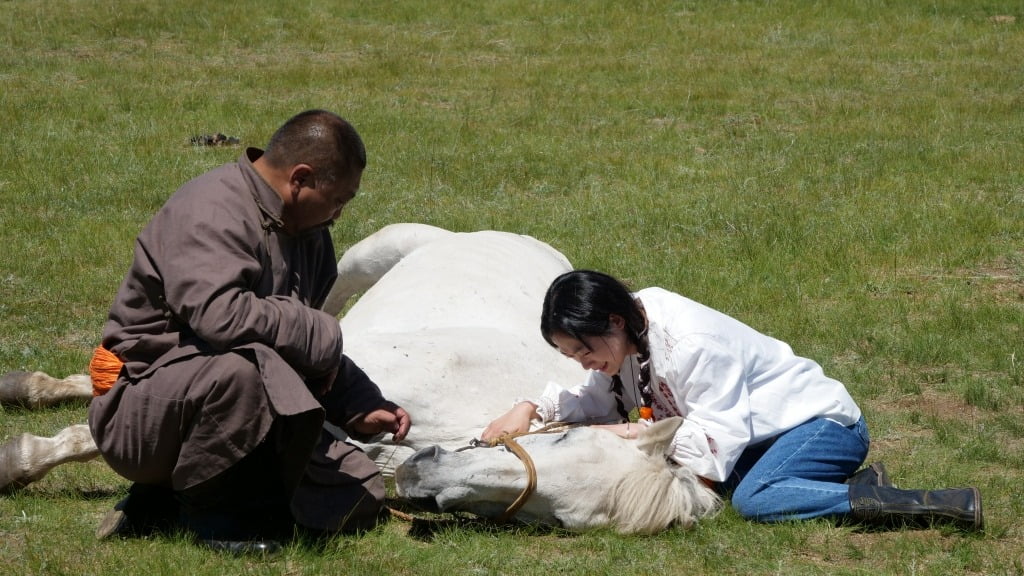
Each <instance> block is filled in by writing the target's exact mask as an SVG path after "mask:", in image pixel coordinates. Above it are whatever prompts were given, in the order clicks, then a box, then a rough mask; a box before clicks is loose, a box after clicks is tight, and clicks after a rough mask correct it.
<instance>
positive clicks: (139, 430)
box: [89, 353, 274, 490]
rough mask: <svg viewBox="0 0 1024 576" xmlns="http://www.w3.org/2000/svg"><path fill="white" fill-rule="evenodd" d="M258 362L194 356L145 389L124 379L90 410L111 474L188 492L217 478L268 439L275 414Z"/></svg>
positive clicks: (158, 375) (241, 357)
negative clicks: (262, 384)
mask: <svg viewBox="0 0 1024 576" xmlns="http://www.w3.org/2000/svg"><path fill="white" fill-rule="evenodd" d="M261 381H262V377H261V375H260V372H259V368H258V366H257V365H256V364H255V361H254V360H253V359H251V358H250V357H248V356H247V355H244V354H236V353H229V354H222V355H212V356H194V357H192V358H188V359H185V360H182V361H180V362H176V363H174V364H169V365H167V366H164V367H162V368H160V369H158V370H156V371H155V372H154V373H153V374H152V375H151V376H150V377H148V378H146V379H145V380H141V381H138V382H125V381H124V380H123V379H122V380H119V381H118V384H117V385H115V386H114V388H113V389H111V391H110V392H108V393H107V394H105V395H103V396H99V397H96V398H94V399H93V401H92V403H91V404H90V406H89V428H90V431H91V432H92V435H93V438H94V439H95V441H96V445H97V447H98V448H99V450H100V454H101V455H102V456H103V459H104V460H105V461H106V462H107V464H108V465H110V467H111V468H112V469H113V470H114V471H115V472H117V473H118V474H120V475H121V476H123V477H125V478H127V479H128V480H131V481H133V482H137V483H141V484H150V485H155V486H164V487H168V488H172V489H174V490H184V489H186V488H190V487H192V486H194V485H196V484H199V483H202V482H204V481H206V480H209V479H211V478H213V477H214V476H216V475H218V474H220V473H221V472H223V471H224V470H227V469H228V468H229V467H230V466H231V465H232V464H234V463H236V462H238V461H239V460H241V459H242V458H243V457H244V456H245V455H246V454H248V453H249V452H251V451H252V450H253V449H255V447H256V446H257V445H259V443H260V442H261V441H262V440H263V438H264V437H265V435H266V434H267V431H268V430H269V429H270V426H271V423H272V422H273V417H274V415H273V413H272V411H271V409H270V405H269V401H268V399H267V396H266V393H265V392H264V390H263V386H261V385H260V382H261Z"/></svg>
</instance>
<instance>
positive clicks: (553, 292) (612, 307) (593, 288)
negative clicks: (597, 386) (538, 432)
mask: <svg viewBox="0 0 1024 576" xmlns="http://www.w3.org/2000/svg"><path fill="white" fill-rule="evenodd" d="M612 314H616V315H618V316H621V317H622V318H623V319H624V320H625V323H626V329H625V331H626V336H627V338H629V339H630V341H631V342H632V343H633V344H634V345H636V349H637V354H638V356H639V361H640V381H639V382H638V383H637V387H638V388H639V390H640V395H641V396H642V402H641V404H642V405H644V406H649V405H650V402H651V391H650V388H651V386H650V379H651V371H650V350H649V347H648V345H647V320H646V319H645V318H644V314H643V312H642V311H641V308H640V305H639V304H638V303H637V301H636V300H635V299H634V298H633V294H632V293H631V292H630V290H629V288H628V287H626V285H625V284H623V283H622V282H621V281H619V280H618V279H616V278H614V277H612V276H609V275H608V274H605V273H603V272H595V271H594V270H573V271H571V272H566V273H564V274H562V275H561V276H559V277H557V278H555V280H554V281H553V282H552V283H551V286H549V287H548V291H547V294H545V295H544V306H543V308H542V310H541V317H540V332H541V335H543V336H544V340H546V341H547V343H548V344H550V345H551V346H552V347H556V348H557V346H555V343H554V341H553V340H552V339H551V337H552V336H553V335H554V334H565V335H566V336H568V337H570V338H573V339H574V340H579V341H580V342H581V343H583V345H584V346H587V347H588V349H589V345H588V344H587V340H584V337H594V336H604V335H606V334H608V333H609V332H610V329H611V315H612ZM612 392H614V393H615V398H616V404H617V409H618V412H619V414H620V415H621V416H622V417H623V419H628V418H629V416H628V414H627V412H626V409H625V407H624V406H623V404H622V395H623V384H622V380H621V379H620V378H619V375H618V374H616V375H615V376H613V377H612Z"/></svg>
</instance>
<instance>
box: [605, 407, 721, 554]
mask: <svg viewBox="0 0 1024 576" xmlns="http://www.w3.org/2000/svg"><path fill="white" fill-rule="evenodd" d="M681 423H682V419H681V418H669V419H667V420H664V421H661V422H658V423H656V424H655V425H653V426H651V427H650V428H648V429H647V430H646V432H645V433H644V434H643V435H642V436H641V437H640V440H638V441H637V448H638V449H640V451H642V452H645V453H647V454H650V455H651V458H649V459H647V460H645V461H644V462H645V464H646V465H645V466H643V467H633V468H630V470H629V471H628V472H627V473H626V474H625V475H624V476H623V477H622V478H620V479H619V481H618V483H617V484H616V485H615V488H614V489H613V490H612V492H611V494H610V495H609V501H610V503H609V509H610V510H611V511H612V512H611V514H610V515H611V518H612V522H613V523H614V525H615V526H616V527H617V529H618V530H620V531H622V532H626V533H638V534H653V533H656V532H660V531H662V530H664V529H665V528H667V527H668V526H670V525H672V524H678V525H679V526H682V527H684V528H689V527H691V526H692V525H693V524H694V522H696V521H697V520H699V519H700V518H703V517H707V516H712V515H714V514H716V513H717V512H718V511H719V510H720V509H721V506H722V501H721V499H720V498H718V496H716V495H715V493H714V492H712V491H711V490H710V489H709V488H708V487H707V486H705V485H704V484H703V483H702V482H701V480H700V478H698V477H697V475H696V474H694V473H693V471H692V470H690V469H689V468H684V467H681V466H677V465H674V464H671V463H669V462H667V461H666V460H665V458H664V454H665V448H666V447H667V445H668V443H669V441H670V440H671V438H672V435H673V434H675V431H676V429H677V428H678V427H679V425H680V424H681Z"/></svg>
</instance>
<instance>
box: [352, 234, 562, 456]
mask: <svg viewBox="0 0 1024 576" xmlns="http://www.w3.org/2000/svg"><path fill="white" fill-rule="evenodd" d="M409 226H413V228H412V229H411V231H412V232H413V233H415V234H416V235H417V236H418V237H426V238H429V240H428V241H427V242H425V243H423V244H420V245H417V246H415V247H414V248H413V249H412V250H410V251H409V252H407V253H406V254H405V255H404V257H403V258H402V259H401V260H400V261H398V262H396V263H395V264H394V266H393V267H391V268H389V270H388V271H387V273H386V274H384V275H383V276H382V277H381V278H380V279H379V280H377V281H376V283H375V284H374V285H373V287H372V288H370V289H369V290H368V291H366V292H365V293H364V294H363V295H362V296H361V297H360V298H359V301H358V302H357V303H356V304H355V305H354V306H353V307H352V309H351V310H349V311H348V313H347V314H345V316H344V318H343V319H342V321H341V325H342V333H343V334H345V351H346V354H348V355H349V356H350V357H351V358H352V359H353V360H354V361H355V362H356V364H358V365H359V366H360V367H361V368H362V369H363V370H365V371H366V373H367V374H368V375H369V376H370V377H371V378H372V379H373V380H374V381H375V382H377V383H378V384H379V385H380V386H381V388H382V389H383V391H384V395H385V396H386V397H387V398H388V399H389V400H391V401H393V402H395V403H397V404H398V405H399V406H402V407H404V408H405V409H406V410H408V411H409V413H410V414H411V415H412V419H413V427H412V429H411V430H410V432H409V435H408V437H407V438H406V440H405V441H404V442H403V443H402V444H401V445H397V446H396V445H393V444H389V443H386V442H376V443H372V444H366V445H363V448H364V449H365V450H366V451H367V453H369V454H370V456H371V457H372V458H374V460H375V461H376V462H377V464H378V465H379V466H381V468H382V469H384V471H385V474H388V475H390V474H391V473H392V471H393V470H394V467H395V466H396V465H397V464H398V463H400V462H401V461H402V460H404V459H405V458H406V457H407V456H408V455H410V454H412V453H413V452H415V451H417V450H419V449H421V448H425V447H428V446H433V445H437V444H439V445H442V446H459V445H465V444H467V443H468V441H469V440H470V439H472V438H474V437H475V436H476V435H478V434H479V433H480V432H481V431H482V430H483V429H484V428H485V427H486V426H487V424H488V423H489V422H490V421H491V419H493V418H495V417H497V416H498V415H500V414H503V413H504V412H505V411H507V410H508V409H509V408H511V407H512V404H513V402H514V400H515V399H517V398H521V397H530V396H532V395H534V394H536V393H537V392H538V391H540V390H541V389H542V388H543V387H544V384H545V382H547V381H548V380H554V381H558V382H566V381H569V382H571V381H573V380H579V379H581V378H582V372H581V371H580V368H579V366H578V365H576V364H575V363H573V362H572V361H571V360H568V359H566V358H564V357H562V355H561V354H559V353H558V352H557V351H556V350H554V349H553V348H551V347H550V346H548V345H547V343H546V342H544V340H543V338H541V336H540V328H539V326H540V308H541V303H542V301H543V299H544V292H545V291H546V290H547V287H548V285H549V284H550V283H551V280H553V279H554V278H555V276H557V275H558V274H560V273H562V272H564V271H566V270H568V269H569V268H570V265H569V262H568V261H567V260H566V259H565V257H564V256H562V255H561V254H560V253H558V252H557V251H555V250H554V249H552V248H551V247H550V246H548V245H547V244H543V243H541V242H538V241H537V240H534V239H533V238H530V237H527V236H520V235H517V234H510V233H506V232H493V231H482V232H472V233H453V232H444V233H433V234H424V233H423V232H422V231H420V230H419V228H421V226H419V225H405V224H402V225H393V226H389V227H387V228H384V229H383V230H381V231H380V232H378V234H380V235H384V236H385V237H387V236H392V237H400V238H403V240H401V241H399V242H398V243H402V244H406V241H405V240H404V238H405V237H406V236H407V231H408V230H409ZM434 230H437V229H434ZM375 236H377V235H376V234H375V235H374V236H371V237H370V239H369V241H371V242H374V243H376V244H381V242H380V239H379V238H374V237H375ZM360 244H361V243H360ZM388 244H393V243H390V242H389V243H388ZM406 245H407V244H406ZM357 246H358V245H357ZM348 253H349V252H346V255H347V254H348ZM344 260H345V258H344V257H343V258H342V261H343V262H344ZM339 272H340V274H341V276H342V277H344V276H345V270H340V271H339Z"/></svg>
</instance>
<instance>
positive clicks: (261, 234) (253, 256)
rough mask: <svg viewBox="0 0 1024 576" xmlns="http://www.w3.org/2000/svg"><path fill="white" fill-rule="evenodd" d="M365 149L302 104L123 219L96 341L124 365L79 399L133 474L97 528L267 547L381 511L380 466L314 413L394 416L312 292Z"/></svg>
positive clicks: (344, 423) (374, 430)
mask: <svg viewBox="0 0 1024 576" xmlns="http://www.w3.org/2000/svg"><path fill="white" fill-rule="evenodd" d="M365 166H366V152H365V149H364V147H363V142H362V140H361V138H360V137H359V134H358V133H357V132H356V130H355V129H354V128H353V127H352V126H351V125H350V124H349V123H348V122H346V121H345V120H343V119H342V118H340V117H338V116H337V115H335V114H333V113H330V112H327V111H323V110H310V111H307V112H303V113H301V114H298V115H297V116H295V117H293V118H291V119H290V120H288V121H287V122H286V123H285V124H284V125H283V126H282V127H281V128H280V129H278V130H277V132H276V133H275V134H274V135H273V136H272V137H271V139H270V142H269V143H268V145H267V149H266V151H265V152H264V151H261V150H258V149H255V148H250V149H248V150H246V151H245V153H244V154H243V155H242V157H241V158H240V159H239V160H238V161H237V162H235V163H231V164H227V165H224V166H221V167H219V168H216V169H214V170H212V171H210V172H208V173H207V174H205V175H202V176H200V177H198V178H196V179H194V180H192V181H191V182H188V183H187V184H185V185H184V186H182V187H181V188H180V189H179V190H178V191H177V192H176V193H175V194H174V195H173V196H171V198H170V199H169V200H168V201H167V203H166V204H165V205H164V206H163V208H161V209H160V211H159V212H157V214H156V215H155V216H154V217H153V219H152V220H151V221H150V222H149V224H148V225H147V226H146V228H145V229H144V230H143V231H142V233H141V234H140V235H139V237H138V239H137V240H136V245H135V256H134V261H133V262H132V265H131V268H130V270H129V271H128V274H127V276H126V277H125V279H124V282H123V283H122V284H121V287H120V289H119V291H118V293H117V297H116V299H115V300H114V304H113V306H112V307H111V310H110V315H109V319H108V321H107V323H106V326H105V327H104V330H103V341H102V347H100V348H98V349H97V358H98V360H97V362H99V359H100V358H107V359H108V360H110V361H112V362H114V363H115V365H116V364H119V363H123V366H121V367H120V370H119V372H118V373H117V374H118V375H117V377H116V381H115V382H113V383H112V387H111V388H110V389H109V391H103V390H97V393H100V392H103V393H102V394H100V395H98V397H96V398H95V399H94V400H93V402H92V404H91V406H90V408H89V426H90V429H91V431H92V434H93V437H94V438H95V440H96V444H97V446H98V447H99V450H100V453H101V454H102V456H103V458H104V460H106V462H107V463H108V464H109V465H110V467H111V468H113V469H114V470H115V471H116V472H118V473H119V474H121V475H122V476H124V477H125V478H127V479H129V480H131V481H132V482H134V484H133V485H132V487H131V489H130V491H129V495H128V497H127V498H126V499H125V500H123V501H122V502H120V503H119V504H118V505H117V506H116V507H115V509H114V510H113V511H112V512H111V513H110V514H108V515H107V517H106V518H105V519H104V521H103V523H102V524H101V526H100V529H99V531H98V536H99V537H101V538H105V537H109V536H112V535H133V534H143V533H146V532H149V531H152V530H154V529H169V530H178V529H182V530H188V531H191V532H194V533H195V535H196V536H197V538H198V539H199V540H200V541H201V542H203V543H204V544H206V545H208V546H210V547H213V548H217V549H226V550H231V551H235V552H245V551H271V550H274V549H276V548H277V547H278V543H277V542H276V539H279V538H283V537H288V536H290V535H292V534H293V533H294V531H295V528H296V526H297V527H298V528H300V529H302V530H306V531H310V532H313V533H315V534H323V533H333V532H338V531H352V530H361V529H366V528H369V527H372V526H374V525H375V524H376V522H377V521H378V520H379V519H380V518H381V517H382V510H383V509H384V508H383V500H384V483H383V480H382V478H381V476H380V471H379V469H378V468H377V467H376V465H375V464H374V463H373V462H372V461H371V460H370V459H369V458H368V457H367V456H366V455H365V454H363V453H362V452H361V451H360V450H359V449H358V448H356V447H355V446H353V445H351V444H348V443H346V442H343V441H340V440H337V439H335V438H334V437H333V436H331V435H329V434H328V433H327V432H325V431H324V429H323V423H324V420H325V419H326V420H327V421H328V422H331V423H332V424H335V425H337V426H339V427H341V428H342V429H344V430H345V431H346V432H348V433H349V434H350V435H351V436H352V437H354V438H357V439H368V438H369V437H372V436H374V435H376V434H381V433H388V432H390V433H392V434H393V435H394V439H395V440H396V441H400V440H402V439H403V438H404V437H405V435H406V434H407V433H408V431H409V426H410V418H409V415H408V414H407V413H406V412H405V410H403V409H402V408H401V407H399V406H397V405H395V404H393V403H391V402H388V401H387V400H385V398H384V397H383V395H382V394H381V391H380V390H379V389H378V387H377V385H376V384H374V383H373V382H372V381H371V380H370V379H369V378H368V377H367V375H366V374H365V373H364V372H363V371H362V370H360V369H359V368H358V367H357V366H356V365H355V364H353V363H352V362H351V361H350V360H349V359H348V358H347V357H345V356H344V355H343V354H342V335H341V328H340V326H339V323H338V320H337V319H336V318H334V317H333V316H331V315H329V314H326V313H324V312H322V311H320V310H319V307H320V305H321V304H322V303H323V302H324V299H325V298H326V297H327V294H328V292H329V291H330V289H331V286H332V285H333V283H334V281H335V279H336V277H337V268H336V266H337V264H336V258H335V253H334V248H333V244H332V241H331V236H330V232H329V229H328V227H329V226H330V225H331V224H332V223H333V222H334V220H335V219H337V218H338V216H339V215H340V214H341V210H342V208H343V207H344V206H345V204H346V203H347V202H349V201H350V200H351V199H352V198H353V197H354V196H355V194H356V192H357V191H358V189H359V184H360V179H361V177H362V172H363V169H364V168H365Z"/></svg>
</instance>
